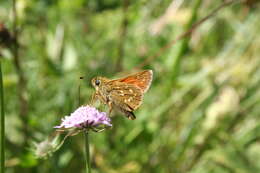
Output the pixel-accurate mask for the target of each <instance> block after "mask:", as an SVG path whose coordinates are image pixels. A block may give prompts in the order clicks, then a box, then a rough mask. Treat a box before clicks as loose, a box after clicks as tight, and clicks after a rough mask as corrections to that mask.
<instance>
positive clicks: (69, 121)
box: [54, 105, 112, 128]
mask: <svg viewBox="0 0 260 173" xmlns="http://www.w3.org/2000/svg"><path fill="white" fill-rule="evenodd" d="M110 121H111V120H110V118H109V117H108V116H107V114H106V113H105V112H99V111H98V110H97V109H96V108H94V107H90V106H88V105H87V106H81V107H79V108H78V109H77V110H75V111H74V112H73V113H71V114H70V116H65V117H64V118H62V123H61V125H59V126H55V127H54V128H87V127H97V126H99V125H106V126H112V124H111V123H110Z"/></svg>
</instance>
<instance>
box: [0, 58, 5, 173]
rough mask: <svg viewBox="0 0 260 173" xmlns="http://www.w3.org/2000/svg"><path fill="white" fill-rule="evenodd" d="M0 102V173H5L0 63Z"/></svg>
mask: <svg viewBox="0 0 260 173" xmlns="http://www.w3.org/2000/svg"><path fill="white" fill-rule="evenodd" d="M0 101H1V118H0V124H1V128H0V135H1V137H0V145H1V146H0V150H1V151H0V152H1V154H0V162H1V168H0V173H4V172H5V115H4V89H3V76H2V64H1V61H0Z"/></svg>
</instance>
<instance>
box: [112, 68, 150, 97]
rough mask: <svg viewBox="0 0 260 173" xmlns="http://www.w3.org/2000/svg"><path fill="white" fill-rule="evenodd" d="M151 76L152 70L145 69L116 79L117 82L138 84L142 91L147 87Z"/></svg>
mask: <svg viewBox="0 0 260 173" xmlns="http://www.w3.org/2000/svg"><path fill="white" fill-rule="evenodd" d="M152 78H153V71H152V70H145V71H142V72H139V73H136V74H133V75H130V76H127V77H125V78H121V79H117V81H119V82H125V83H128V84H133V85H136V86H138V87H139V88H140V89H141V90H142V91H143V92H144V93H145V92H146V91H147V90H148V89H149V87H150V85H151V82H152Z"/></svg>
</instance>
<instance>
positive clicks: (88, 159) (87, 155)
mask: <svg viewBox="0 0 260 173" xmlns="http://www.w3.org/2000/svg"><path fill="white" fill-rule="evenodd" d="M84 134H85V155H86V156H85V159H86V173H91V167H90V154H89V134H88V132H85V133H84Z"/></svg>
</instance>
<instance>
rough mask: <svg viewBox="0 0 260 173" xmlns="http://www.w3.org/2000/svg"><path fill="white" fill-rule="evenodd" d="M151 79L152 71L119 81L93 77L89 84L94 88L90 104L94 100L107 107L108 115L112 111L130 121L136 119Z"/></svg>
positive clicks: (142, 72) (145, 71)
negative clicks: (137, 110)
mask: <svg viewBox="0 0 260 173" xmlns="http://www.w3.org/2000/svg"><path fill="white" fill-rule="evenodd" d="M152 79H153V71H152V70H144V71H141V72H138V73H135V74H132V75H130V76H127V77H124V78H120V79H114V80H111V79H108V78H105V77H95V78H93V79H92V80H91V84H92V85H93V87H94V88H95V90H96V91H95V93H94V94H93V96H92V102H93V101H94V100H96V99H98V100H100V101H101V102H102V103H103V104H106V105H108V106H109V115H110V114H111V112H112V110H113V109H116V110H117V111H119V112H121V113H123V114H124V115H126V117H127V118H128V119H130V120H134V119H136V116H135V114H134V113H133V111H135V110H136V109H137V108H139V107H140V105H141V104H142V102H143V96H144V93H146V92H147V91H148V89H149V88H150V85H151V83H152Z"/></svg>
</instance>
